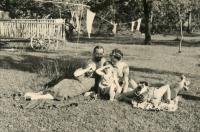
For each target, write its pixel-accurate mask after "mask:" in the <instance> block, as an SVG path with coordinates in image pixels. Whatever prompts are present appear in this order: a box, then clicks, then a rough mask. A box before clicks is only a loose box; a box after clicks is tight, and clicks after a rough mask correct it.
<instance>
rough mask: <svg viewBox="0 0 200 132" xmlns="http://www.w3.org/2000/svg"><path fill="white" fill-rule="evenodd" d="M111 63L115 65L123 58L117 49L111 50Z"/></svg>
mask: <svg viewBox="0 0 200 132" xmlns="http://www.w3.org/2000/svg"><path fill="white" fill-rule="evenodd" d="M110 58H111V62H112V63H113V64H115V63H117V62H118V61H120V60H122V58H123V53H122V51H121V50H119V49H113V50H112V52H111V54H110Z"/></svg>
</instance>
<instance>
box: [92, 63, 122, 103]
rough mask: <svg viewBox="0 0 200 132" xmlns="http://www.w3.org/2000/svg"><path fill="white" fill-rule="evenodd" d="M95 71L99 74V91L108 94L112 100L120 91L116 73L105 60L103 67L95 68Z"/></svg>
mask: <svg viewBox="0 0 200 132" xmlns="http://www.w3.org/2000/svg"><path fill="white" fill-rule="evenodd" d="M96 73H97V74H98V75H100V76H101V81H100V82H99V93H101V94H103V95H105V94H109V97H110V98H109V100H111V101H113V100H114V98H115V95H116V93H121V91H122V88H121V87H120V85H119V82H118V78H117V73H116V72H115V71H114V69H113V67H112V65H111V64H110V63H109V62H106V63H105V64H104V66H103V67H101V68H99V69H97V70H96Z"/></svg>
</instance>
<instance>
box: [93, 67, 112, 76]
mask: <svg viewBox="0 0 200 132" xmlns="http://www.w3.org/2000/svg"><path fill="white" fill-rule="evenodd" d="M109 67H110V66H109V65H107V66H103V67H101V68H99V69H97V70H96V73H97V74H98V75H100V76H104V75H105V73H104V72H103V70H104V69H105V68H109Z"/></svg>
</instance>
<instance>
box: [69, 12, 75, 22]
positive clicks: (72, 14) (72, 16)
mask: <svg viewBox="0 0 200 132" xmlns="http://www.w3.org/2000/svg"><path fill="white" fill-rule="evenodd" d="M74 14H75V12H73V11H71V20H70V23H71V24H72V25H74Z"/></svg>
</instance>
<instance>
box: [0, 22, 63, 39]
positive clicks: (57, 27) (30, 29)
mask: <svg viewBox="0 0 200 132" xmlns="http://www.w3.org/2000/svg"><path fill="white" fill-rule="evenodd" d="M64 26H65V21H64V19H10V20H0V38H14V39H29V38H31V37H34V38H42V39H49V38H51V39H58V40H65V28H64Z"/></svg>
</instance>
